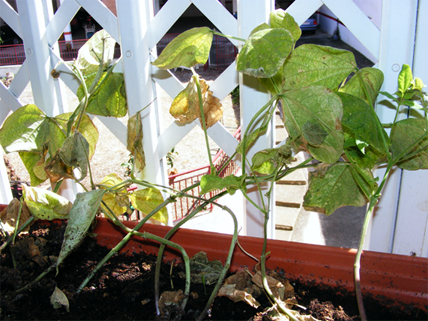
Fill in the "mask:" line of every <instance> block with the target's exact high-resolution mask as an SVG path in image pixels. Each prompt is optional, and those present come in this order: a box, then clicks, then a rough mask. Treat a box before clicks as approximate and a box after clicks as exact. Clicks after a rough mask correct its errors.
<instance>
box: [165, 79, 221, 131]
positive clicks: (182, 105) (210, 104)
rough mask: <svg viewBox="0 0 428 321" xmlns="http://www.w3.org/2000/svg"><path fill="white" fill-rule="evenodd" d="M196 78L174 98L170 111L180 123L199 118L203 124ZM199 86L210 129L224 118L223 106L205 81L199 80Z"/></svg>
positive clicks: (206, 122) (206, 121) (207, 124)
mask: <svg viewBox="0 0 428 321" xmlns="http://www.w3.org/2000/svg"><path fill="white" fill-rule="evenodd" d="M195 77H196V76H193V77H192V79H191V80H190V81H189V83H188V84H187V87H186V88H185V89H184V90H182V91H181V92H180V93H179V94H178V95H177V97H175V98H174V100H173V102H172V104H171V108H170V109H169V112H170V114H171V115H172V116H173V117H174V118H175V119H177V120H178V122H190V121H193V120H195V119H196V118H199V120H200V122H201V124H202V118H201V109H200V106H199V96H198V89H197V85H196V78H195ZM199 84H200V87H201V93H202V103H203V110H204V118H205V124H206V126H207V128H209V127H211V126H213V125H214V124H215V123H216V122H217V121H219V120H220V119H221V118H222V117H223V106H222V105H221V103H220V100H219V99H218V98H217V97H215V96H214V95H213V93H212V91H210V90H209V88H210V87H209V86H208V85H207V83H206V82H205V80H204V79H202V78H201V79H199Z"/></svg>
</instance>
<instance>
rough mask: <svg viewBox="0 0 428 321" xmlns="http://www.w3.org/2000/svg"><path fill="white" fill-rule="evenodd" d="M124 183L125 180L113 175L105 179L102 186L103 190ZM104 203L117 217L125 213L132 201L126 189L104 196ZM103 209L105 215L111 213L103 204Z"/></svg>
mask: <svg viewBox="0 0 428 321" xmlns="http://www.w3.org/2000/svg"><path fill="white" fill-rule="evenodd" d="M122 182H123V180H122V179H121V178H120V177H119V176H118V175H117V174H114V173H113V174H109V175H107V176H106V177H104V179H103V181H102V182H101V183H100V185H101V188H102V189H107V188H110V187H113V186H116V185H118V184H120V183H122ZM103 201H104V203H106V205H107V206H108V207H109V208H110V209H111V210H112V211H113V213H114V214H116V215H121V214H123V213H125V212H126V210H127V209H128V207H129V205H130V199H129V197H128V192H127V190H126V188H125V187H124V188H123V189H121V190H119V191H107V193H106V194H104V196H103ZM101 209H102V211H103V212H104V213H109V212H108V210H107V208H106V207H105V206H104V205H102V204H101Z"/></svg>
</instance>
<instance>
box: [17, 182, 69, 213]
mask: <svg viewBox="0 0 428 321" xmlns="http://www.w3.org/2000/svg"><path fill="white" fill-rule="evenodd" d="M22 190H23V197H24V200H25V204H27V206H28V209H29V210H30V212H31V214H32V215H33V216H35V217H37V218H38V219H41V220H53V219H56V218H58V219H68V214H69V212H70V210H71V207H72V204H71V202H70V201H69V200H68V199H66V198H64V197H62V196H60V195H58V194H56V193H53V192H49V191H46V190H43V189H40V188H36V187H28V186H26V185H25V184H23V185H22Z"/></svg>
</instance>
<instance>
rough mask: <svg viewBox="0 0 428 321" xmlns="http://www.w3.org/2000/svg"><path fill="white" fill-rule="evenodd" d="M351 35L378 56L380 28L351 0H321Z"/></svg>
mask: <svg viewBox="0 0 428 321" xmlns="http://www.w3.org/2000/svg"><path fill="white" fill-rule="evenodd" d="M323 1H324V4H325V5H326V6H327V7H328V8H329V9H330V10H331V11H332V12H333V13H334V14H335V15H336V16H337V17H340V21H342V22H343V24H344V25H345V26H346V28H348V29H349V30H350V31H351V32H352V33H353V35H354V36H355V37H356V38H357V39H358V40H359V41H360V42H361V43H362V44H363V45H364V46H365V47H366V48H367V49H368V50H369V51H370V52H371V53H372V54H373V56H374V57H375V58H376V59H378V58H379V43H380V30H379V29H378V28H377V27H376V25H375V24H374V23H373V22H372V21H371V20H370V19H369V18H368V17H367V16H366V15H365V14H364V13H363V12H362V11H361V10H360V8H358V7H357V5H356V4H355V3H354V2H353V1H352V0H323Z"/></svg>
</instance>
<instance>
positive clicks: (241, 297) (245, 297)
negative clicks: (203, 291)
mask: <svg viewBox="0 0 428 321" xmlns="http://www.w3.org/2000/svg"><path fill="white" fill-rule="evenodd" d="M217 296H225V297H227V298H229V299H230V300H232V301H233V302H240V301H243V302H245V303H247V304H248V305H249V306H251V307H253V308H255V309H257V308H258V307H259V306H260V303H259V302H257V300H256V299H255V298H254V297H253V296H252V295H251V294H250V293H248V292H246V291H244V290H237V289H236V285H235V284H223V285H222V287H221V288H220V290H219V291H218V294H217Z"/></svg>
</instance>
